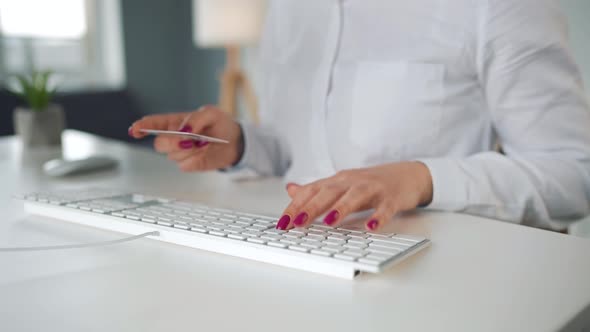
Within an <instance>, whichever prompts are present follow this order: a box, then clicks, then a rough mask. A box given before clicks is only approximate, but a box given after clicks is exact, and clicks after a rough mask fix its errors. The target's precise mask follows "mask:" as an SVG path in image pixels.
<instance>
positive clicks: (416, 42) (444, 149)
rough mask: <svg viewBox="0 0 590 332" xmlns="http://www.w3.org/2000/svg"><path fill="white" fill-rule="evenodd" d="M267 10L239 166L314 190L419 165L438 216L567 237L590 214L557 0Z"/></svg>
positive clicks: (288, 3)
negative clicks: (428, 178) (353, 176)
mask: <svg viewBox="0 0 590 332" xmlns="http://www.w3.org/2000/svg"><path fill="white" fill-rule="evenodd" d="M269 3H270V8H269V12H268V17H267V23H266V26H265V31H264V36H263V39H262V42H261V45H260V52H261V54H260V60H261V66H260V69H261V70H262V77H261V81H262V82H261V83H262V86H261V117H262V122H263V124H262V126H260V127H254V126H251V125H244V126H243V128H244V136H245V144H246V145H245V153H244V156H243V158H242V160H241V161H240V164H239V167H247V168H250V169H253V170H255V171H256V172H258V173H259V174H261V175H285V176H286V179H287V180H288V181H295V182H299V183H307V182H310V181H313V180H316V179H319V178H323V177H327V176H331V175H333V174H334V173H335V172H336V171H338V170H342V169H349V168H358V167H367V166H372V165H378V164H383V163H391V162H397V161H407V160H419V161H422V162H423V163H425V164H426V165H427V167H428V168H429V170H430V172H431V174H432V178H433V186H434V197H433V201H432V203H431V204H430V206H429V207H428V208H432V209H439V210H446V211H456V212H464V213H470V214H476V215H482V216H487V217H491V218H496V219H500V220H506V221H512V222H518V223H523V224H527V225H533V226H540V227H552V228H556V229H560V228H563V227H565V226H566V225H567V221H568V220H573V219H576V218H579V217H581V216H583V215H585V214H588V213H589V211H590V203H589V201H590V111H589V106H588V100H587V98H586V97H585V94H584V89H583V84H582V80H581V75H580V72H579V70H578V67H577V65H576V63H575V62H574V60H573V58H572V53H571V49H570V47H569V45H568V35H567V23H566V19H565V17H564V16H563V14H562V13H561V11H560V8H559V6H558V4H557V3H556V1H553V0H519V1H510V0H487V1H484V0H453V1H448V0H421V1H409V0H407V1H391V0H317V1H301V0H274V1H270V2H269ZM496 142H500V143H501V146H502V148H503V151H504V154H501V153H498V152H495V151H494V146H495V144H496Z"/></svg>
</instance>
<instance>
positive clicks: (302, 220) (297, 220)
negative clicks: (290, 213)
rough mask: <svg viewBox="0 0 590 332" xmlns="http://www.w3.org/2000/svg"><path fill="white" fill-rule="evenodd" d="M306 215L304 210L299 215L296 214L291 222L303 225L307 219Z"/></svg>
mask: <svg viewBox="0 0 590 332" xmlns="http://www.w3.org/2000/svg"><path fill="white" fill-rule="evenodd" d="M307 217H309V215H308V214H307V213H306V212H301V213H300V214H299V215H297V217H295V220H293V224H294V225H295V226H303V224H305V222H306V221H307Z"/></svg>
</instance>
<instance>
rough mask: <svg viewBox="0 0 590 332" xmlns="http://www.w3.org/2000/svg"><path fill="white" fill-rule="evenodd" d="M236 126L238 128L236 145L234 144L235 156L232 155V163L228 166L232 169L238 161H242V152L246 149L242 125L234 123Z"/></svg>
mask: <svg viewBox="0 0 590 332" xmlns="http://www.w3.org/2000/svg"><path fill="white" fill-rule="evenodd" d="M236 125H237V127H238V135H237V139H236V143H235V154H234V158H233V162H232V163H231V165H230V166H232V167H233V166H236V165H237V164H239V163H240V161H241V160H242V158H243V156H244V151H245V148H246V144H245V139H244V129H243V128H242V125H240V124H239V123H236Z"/></svg>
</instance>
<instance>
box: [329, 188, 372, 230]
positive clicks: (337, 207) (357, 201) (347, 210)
mask: <svg viewBox="0 0 590 332" xmlns="http://www.w3.org/2000/svg"><path fill="white" fill-rule="evenodd" d="M375 197H376V191H375V190H373V189H371V187H369V186H357V187H351V188H350V189H349V190H348V191H347V192H346V193H345V194H344V195H342V197H341V198H340V199H339V200H338V201H337V202H336V203H334V205H333V207H332V208H331V209H330V211H331V212H329V213H328V215H326V218H328V217H330V215H331V214H333V219H332V220H330V222H326V220H325V218H324V221H325V222H326V224H329V225H330V226H332V227H337V226H338V225H339V224H340V223H341V222H342V220H344V218H346V217H347V216H348V215H349V214H351V213H354V212H358V211H362V210H367V209H369V208H371V207H373V206H375V205H376V204H375ZM332 211H336V212H332Z"/></svg>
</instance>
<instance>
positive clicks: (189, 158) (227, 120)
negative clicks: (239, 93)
mask: <svg viewBox="0 0 590 332" xmlns="http://www.w3.org/2000/svg"><path fill="white" fill-rule="evenodd" d="M189 114H190V118H189V120H188V122H187V123H186V125H185V126H184V127H183V128H179V127H180V126H181V125H182V123H183V121H184V119H185V118H186V117H187V116H188V115H189ZM140 129H158V130H175V131H185V132H191V133H195V134H202V135H207V136H211V137H216V138H222V139H225V140H227V141H229V144H224V143H208V142H203V141H194V140H191V139H187V138H184V137H177V136H172V135H158V137H156V140H155V141H154V148H155V149H156V151H158V152H160V153H165V154H167V155H168V159H170V160H172V161H174V162H176V164H177V165H178V167H179V168H180V169H181V170H182V171H184V172H192V171H209V170H216V169H220V168H225V167H229V166H232V165H234V164H235V163H237V162H238V161H239V160H240V159H241V158H242V154H243V150H244V142H243V137H242V128H241V127H240V125H239V124H238V123H237V122H236V121H234V119H233V118H232V117H231V116H230V115H229V114H227V113H226V112H223V111H222V110H220V109H219V108H217V107H215V106H204V107H201V108H200V109H199V110H197V111H194V112H192V113H170V114H157V115H148V116H145V117H143V118H142V119H140V120H138V121H136V122H134V123H133V125H131V127H129V135H131V136H132V137H134V138H142V137H144V136H145V135H146V134H145V133H142V132H140Z"/></svg>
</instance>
